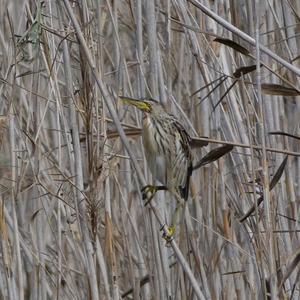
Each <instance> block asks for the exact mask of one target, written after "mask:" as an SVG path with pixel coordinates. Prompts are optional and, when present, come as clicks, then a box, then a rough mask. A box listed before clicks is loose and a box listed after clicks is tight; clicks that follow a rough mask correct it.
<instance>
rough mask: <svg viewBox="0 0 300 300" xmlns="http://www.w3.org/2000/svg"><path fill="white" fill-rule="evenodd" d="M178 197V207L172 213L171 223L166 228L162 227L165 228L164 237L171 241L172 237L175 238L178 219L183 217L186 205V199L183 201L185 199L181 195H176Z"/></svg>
mask: <svg viewBox="0 0 300 300" xmlns="http://www.w3.org/2000/svg"><path fill="white" fill-rule="evenodd" d="M176 198H177V206H176V209H175V211H174V213H173V215H172V221H171V225H170V226H166V227H165V228H164V226H163V227H162V229H164V233H163V236H162V237H163V238H164V239H165V240H166V241H167V242H171V241H172V239H173V235H174V233H175V228H176V225H177V221H178V219H181V218H182V212H183V207H184V204H185V201H183V199H182V198H181V197H176ZM179 217H180V218H179Z"/></svg>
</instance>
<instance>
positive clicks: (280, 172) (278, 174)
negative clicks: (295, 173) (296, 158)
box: [269, 156, 288, 191]
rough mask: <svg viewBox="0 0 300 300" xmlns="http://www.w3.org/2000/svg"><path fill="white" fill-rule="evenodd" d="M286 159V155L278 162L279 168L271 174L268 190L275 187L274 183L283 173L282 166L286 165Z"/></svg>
mask: <svg viewBox="0 0 300 300" xmlns="http://www.w3.org/2000/svg"><path fill="white" fill-rule="evenodd" d="M287 159H288V156H286V157H285V158H284V160H283V161H282V163H281V164H280V166H279V168H278V169H277V171H276V173H275V175H274V176H273V178H272V180H271V182H270V186H269V189H270V191H272V189H273V188H274V187H275V185H276V184H277V182H278V181H279V180H280V178H281V176H282V174H283V171H284V168H285V166H286V163H287Z"/></svg>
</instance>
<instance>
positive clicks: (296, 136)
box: [269, 131, 300, 140]
mask: <svg viewBox="0 0 300 300" xmlns="http://www.w3.org/2000/svg"><path fill="white" fill-rule="evenodd" d="M269 134H271V135H284V136H287V137H290V138H293V139H296V140H300V136H298V135H294V134H290V133H287V132H284V131H270V132H269Z"/></svg>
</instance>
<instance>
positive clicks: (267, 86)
mask: <svg viewBox="0 0 300 300" xmlns="http://www.w3.org/2000/svg"><path fill="white" fill-rule="evenodd" d="M261 90H262V92H263V93H264V94H266V95H277V96H298V95H300V91H298V90H296V89H294V88H290V87H286V86H283V85H280V84H273V83H262V84H261Z"/></svg>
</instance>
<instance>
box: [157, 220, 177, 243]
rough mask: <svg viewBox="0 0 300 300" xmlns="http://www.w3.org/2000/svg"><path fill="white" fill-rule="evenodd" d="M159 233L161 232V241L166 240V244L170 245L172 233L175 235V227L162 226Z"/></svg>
mask: <svg viewBox="0 0 300 300" xmlns="http://www.w3.org/2000/svg"><path fill="white" fill-rule="evenodd" d="M160 231H163V235H162V237H163V239H165V240H166V242H167V243H170V242H171V241H172V240H173V237H174V233H175V226H173V225H171V226H167V225H166V224H164V225H163V226H162V227H161V228H160Z"/></svg>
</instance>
